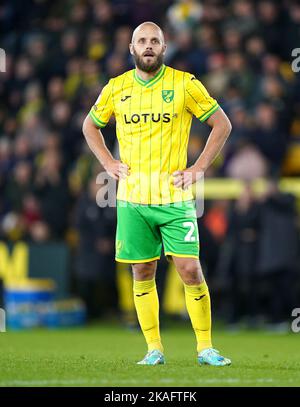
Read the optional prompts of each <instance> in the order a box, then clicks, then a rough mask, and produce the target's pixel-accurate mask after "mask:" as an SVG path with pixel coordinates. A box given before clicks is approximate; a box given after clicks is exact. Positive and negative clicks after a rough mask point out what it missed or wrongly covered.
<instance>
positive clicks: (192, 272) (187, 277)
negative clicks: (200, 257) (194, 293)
mask: <svg viewBox="0 0 300 407" xmlns="http://www.w3.org/2000/svg"><path fill="white" fill-rule="evenodd" d="M177 271H178V272H179V274H180V276H181V278H182V280H183V282H184V283H185V284H187V285H197V284H200V283H202V281H203V280H204V278H203V275H202V270H201V266H200V263H199V262H198V261H193V260H192V261H189V260H187V261H185V262H181V263H180V265H177Z"/></svg>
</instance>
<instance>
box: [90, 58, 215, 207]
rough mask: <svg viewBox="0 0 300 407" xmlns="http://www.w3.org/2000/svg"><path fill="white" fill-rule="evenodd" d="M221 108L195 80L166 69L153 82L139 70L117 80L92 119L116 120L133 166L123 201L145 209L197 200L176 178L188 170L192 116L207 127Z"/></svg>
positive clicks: (122, 186)
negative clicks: (188, 148) (178, 171)
mask: <svg viewBox="0 0 300 407" xmlns="http://www.w3.org/2000/svg"><path fill="white" fill-rule="evenodd" d="M218 107H219V105H218V103H217V102H216V100H215V99H213V98H212V97H211V96H210V95H209V94H208V92H207V90H206V89H205V87H204V86H203V85H202V83H201V82H200V81H199V80H197V79H196V78H195V76H193V75H191V74H189V73H187V72H182V71H178V70H176V69H173V68H170V67H168V66H165V65H163V66H162V67H161V69H160V71H159V72H158V73H157V74H156V76H155V77H153V78H151V79H150V80H148V81H144V80H142V79H141V78H139V77H138V76H137V73H136V70H135V69H133V70H130V71H127V72H125V73H124V74H122V75H120V76H117V77H116V78H113V79H111V80H110V81H109V82H108V84H107V85H106V86H105V87H104V88H103V90H102V92H101V94H100V95H99V97H98V99H97V101H96V103H95V105H94V106H93V107H92V109H91V110H90V113H89V114H90V117H91V118H92V120H93V121H94V123H95V124H96V125H97V126H98V127H105V126H106V124H107V123H108V121H109V119H110V117H111V115H113V114H114V115H115V119H116V132H117V138H118V141H119V148H120V158H121V161H122V162H123V163H125V164H127V165H128V166H129V167H130V175H129V176H127V178H126V179H121V180H120V181H119V186H118V193H117V199H120V200H124V201H129V202H134V203H139V204H167V203H171V202H179V201H186V200H190V199H193V193H192V188H191V187H190V188H188V189H187V190H182V189H181V188H175V187H174V185H173V182H172V181H173V177H172V173H173V172H174V171H176V170H183V169H185V168H186V163H187V145H188V139H189V133H190V128H191V123H192V116H193V115H195V116H196V117H197V118H198V119H199V120H200V121H201V122H203V121H205V120H206V119H208V118H209V117H210V116H211V115H212V114H213V113H214V112H215V111H216V110H217V109H218Z"/></svg>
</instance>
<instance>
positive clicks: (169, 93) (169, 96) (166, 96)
mask: <svg viewBox="0 0 300 407" xmlns="http://www.w3.org/2000/svg"><path fill="white" fill-rule="evenodd" d="M161 95H162V98H163V100H164V101H165V102H167V103H170V102H172V100H173V99H174V90H162V91H161Z"/></svg>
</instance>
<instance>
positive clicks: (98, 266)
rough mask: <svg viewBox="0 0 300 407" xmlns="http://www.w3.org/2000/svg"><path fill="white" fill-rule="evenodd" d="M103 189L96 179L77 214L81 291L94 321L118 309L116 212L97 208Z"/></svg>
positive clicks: (78, 282)
mask: <svg viewBox="0 0 300 407" xmlns="http://www.w3.org/2000/svg"><path fill="white" fill-rule="evenodd" d="M100 188H101V185H99V184H96V182H95V180H94V179H93V178H92V179H91V180H90V181H89V184H88V188H87V190H86V192H85V193H84V194H83V195H82V196H81V197H80V199H79V202H78V207H77V211H76V226H77V228H78V231H79V237H80V240H79V247H78V255H77V266H76V280H77V288H78V293H79V295H80V296H81V297H82V299H83V300H84V301H85V303H86V304H87V311H88V315H89V316H90V317H91V318H96V317H100V316H101V315H103V314H104V313H105V311H108V309H109V308H112V309H113V308H116V289H115V286H114V273H115V270H114V267H113V264H114V262H113V259H114V228H115V226H114V225H115V219H114V216H115V211H114V210H113V208H109V207H106V208H100V207H99V206H98V205H97V202H96V195H97V193H98V191H99V189H100Z"/></svg>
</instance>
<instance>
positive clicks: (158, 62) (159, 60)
mask: <svg viewBox="0 0 300 407" xmlns="http://www.w3.org/2000/svg"><path fill="white" fill-rule="evenodd" d="M133 59H134V62H135V64H136V66H137V67H138V68H139V69H140V70H141V71H143V72H147V73H150V72H155V71H158V70H159V68H160V67H161V66H162V64H163V62H164V56H163V53H162V52H161V53H160V54H159V55H157V56H156V59H155V60H154V61H153V62H152V63H146V62H144V60H143V57H142V56H139V55H138V54H137V53H136V52H135V49H133Z"/></svg>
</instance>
